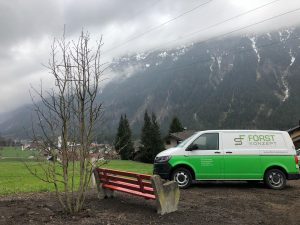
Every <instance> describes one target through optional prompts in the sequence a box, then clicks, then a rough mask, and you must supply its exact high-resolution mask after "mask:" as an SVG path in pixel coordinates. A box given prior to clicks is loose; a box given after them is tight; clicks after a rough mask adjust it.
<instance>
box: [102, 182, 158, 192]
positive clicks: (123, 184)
mask: <svg viewBox="0 0 300 225" xmlns="http://www.w3.org/2000/svg"><path fill="white" fill-rule="evenodd" d="M101 182H103V181H102V180H101ZM106 184H109V185H114V186H118V187H122V188H127V189H130V190H133V191H138V192H140V193H148V194H154V190H153V188H149V187H144V189H143V191H141V189H140V186H139V185H136V184H129V183H126V182H122V181H104V182H103V184H102V187H104V186H103V185H106Z"/></svg>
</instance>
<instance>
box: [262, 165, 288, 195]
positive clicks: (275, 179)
mask: <svg viewBox="0 0 300 225" xmlns="http://www.w3.org/2000/svg"><path fill="white" fill-rule="evenodd" d="M264 180H265V184H266V185H267V186H268V187H269V188H272V189H275V190H281V189H283V188H284V187H285V186H286V176H285V174H284V173H283V172H282V171H281V170H279V169H270V170H268V171H267V172H266V174H265V179H264Z"/></svg>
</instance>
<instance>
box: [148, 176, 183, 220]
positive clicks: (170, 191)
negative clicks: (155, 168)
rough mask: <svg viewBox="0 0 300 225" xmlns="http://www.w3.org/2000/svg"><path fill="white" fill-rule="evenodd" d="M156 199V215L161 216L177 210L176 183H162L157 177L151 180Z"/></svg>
mask: <svg viewBox="0 0 300 225" xmlns="http://www.w3.org/2000/svg"><path fill="white" fill-rule="evenodd" d="M151 182H152V186H153V187H154V193H155V197H156V206H157V213H159V214H161V215H163V214H166V213H170V212H175V211H176V210H177V209H178V202H179V197H180V192H179V188H178V185H177V183H175V182H174V181H168V182H166V183H163V181H162V180H161V178H160V177H159V176H158V175H154V176H152V178H151Z"/></svg>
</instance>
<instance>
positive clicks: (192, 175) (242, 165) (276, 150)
mask: <svg viewBox="0 0 300 225" xmlns="http://www.w3.org/2000/svg"><path fill="white" fill-rule="evenodd" d="M154 174H158V175H160V176H161V177H162V178H163V179H170V180H175V181H176V182H177V183H178V185H179V187H180V188H187V187H189V186H190V184H191V183H192V181H193V180H245V181H264V182H265V183H266V184H267V185H268V186H269V187H270V188H273V189H283V188H284V187H285V185H286V180H295V179H299V178H300V174H299V166H298V158H297V155H296V150H295V146H294V144H293V142H292V140H291V138H290V136H289V134H288V133H287V132H285V131H271V130H207V131H200V132H197V133H195V134H194V135H193V136H191V137H190V138H188V139H186V140H185V141H183V142H182V143H180V144H179V145H178V146H176V147H174V148H170V149H167V150H165V151H162V152H160V153H159V154H158V155H157V156H156V158H155V162H154Z"/></svg>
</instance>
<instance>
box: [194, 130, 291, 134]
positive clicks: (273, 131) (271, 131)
mask: <svg viewBox="0 0 300 225" xmlns="http://www.w3.org/2000/svg"><path fill="white" fill-rule="evenodd" d="M199 132H257V133H259V132H266V133H268V132H270V133H286V131H280V130H203V131H199ZM199 132H197V133H199Z"/></svg>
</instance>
